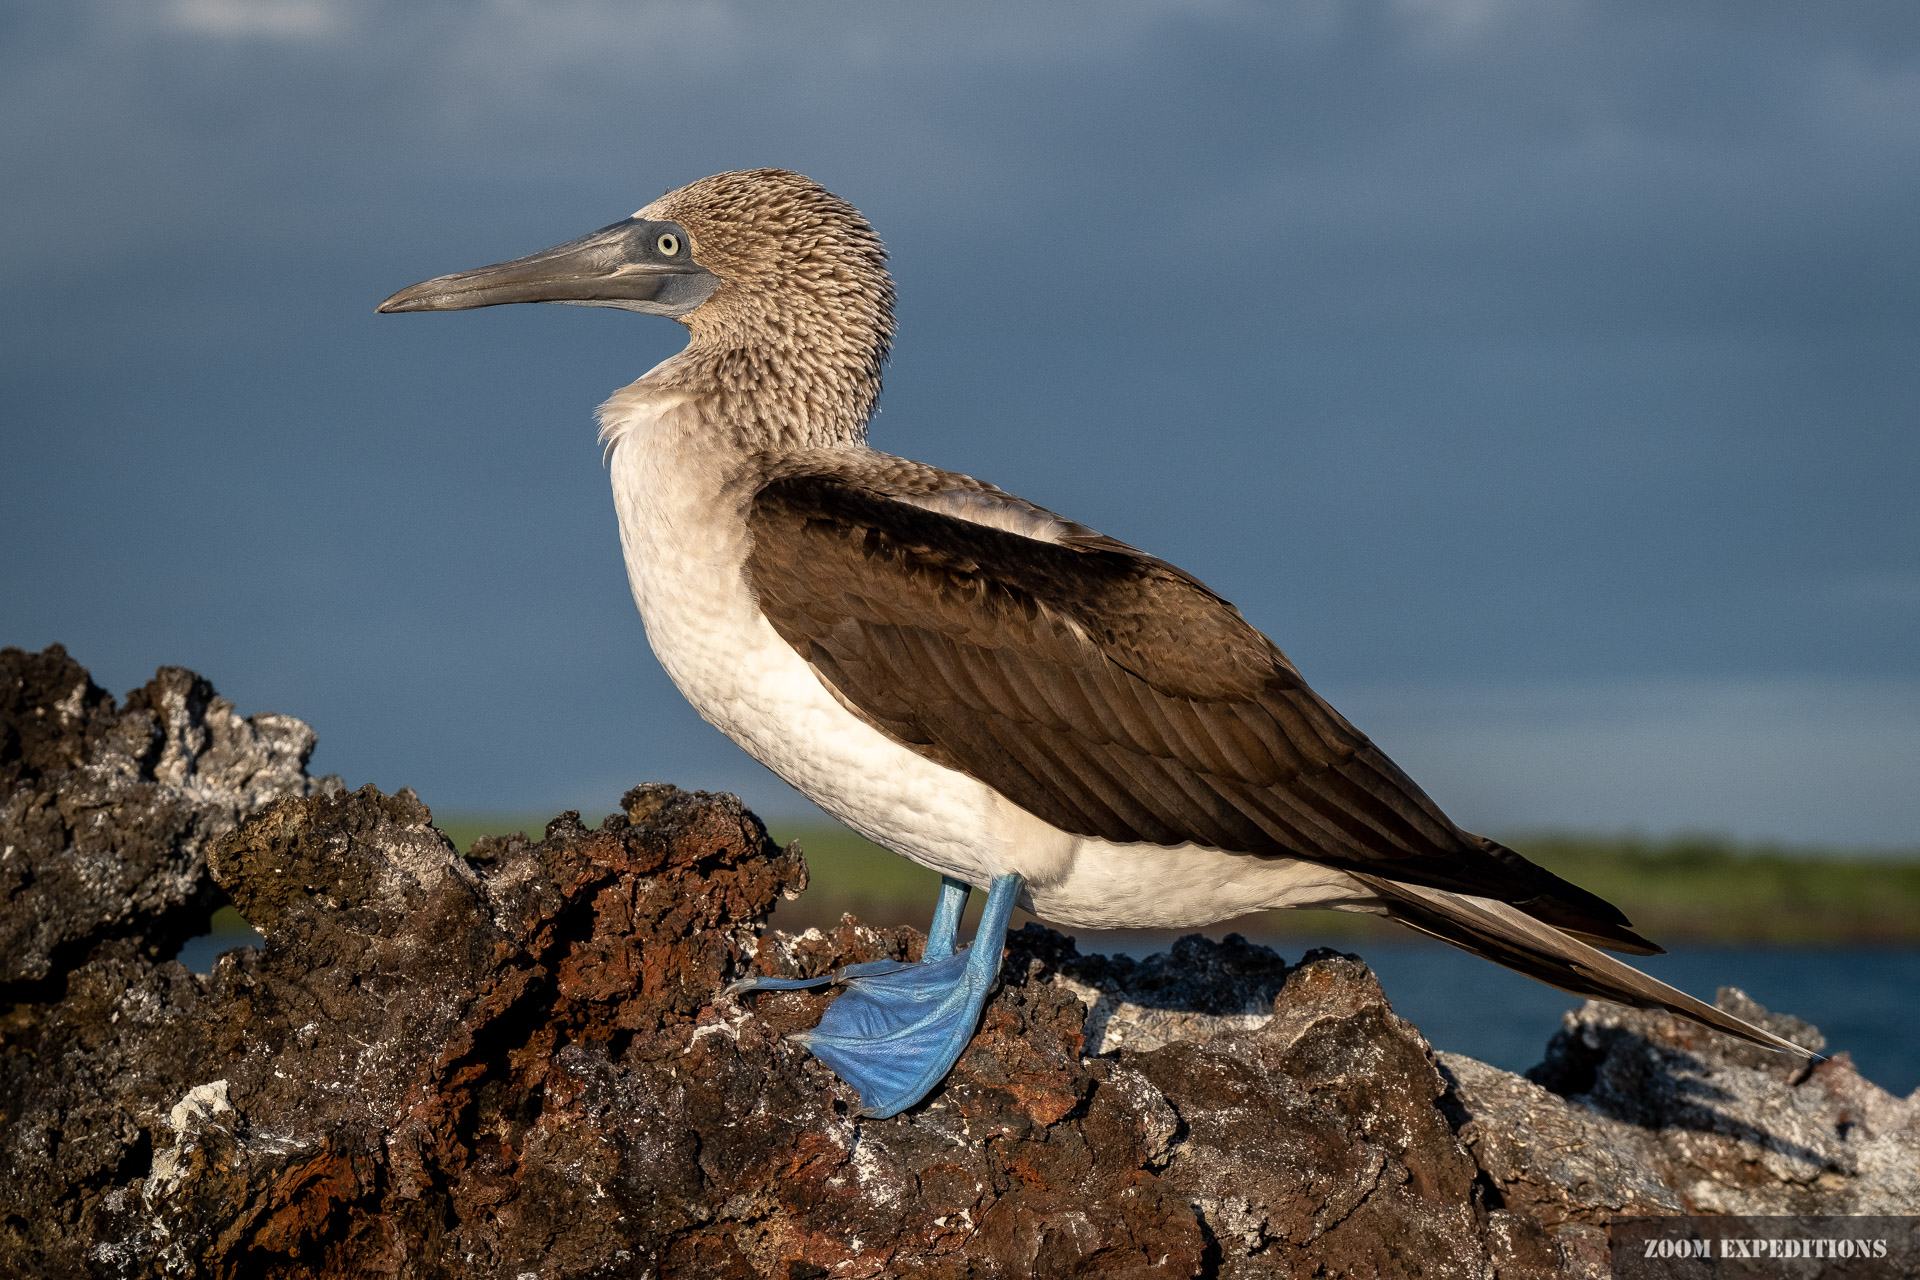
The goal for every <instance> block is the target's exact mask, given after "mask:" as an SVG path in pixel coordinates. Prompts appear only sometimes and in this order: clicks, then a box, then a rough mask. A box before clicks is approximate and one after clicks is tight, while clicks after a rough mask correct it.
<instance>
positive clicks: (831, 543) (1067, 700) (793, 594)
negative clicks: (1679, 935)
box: [747, 476, 1658, 952]
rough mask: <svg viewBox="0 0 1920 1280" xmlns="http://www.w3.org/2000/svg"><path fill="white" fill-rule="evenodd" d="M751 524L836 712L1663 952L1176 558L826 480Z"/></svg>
mask: <svg viewBox="0 0 1920 1280" xmlns="http://www.w3.org/2000/svg"><path fill="white" fill-rule="evenodd" d="M749 525H750V528H751V531H752V534H753V549H752V551H751V553H750V555H749V557H748V561H747V571H748V575H749V578H750V581H751V583H752V586H753V588H754V591H755V592H756V594H757V595H758V598H759V602H760V607H761V608H762V610H764V611H765V613H766V615H767V617H768V619H769V620H770V621H771V622H772V624H773V626H774V629H775V630H776V631H778V632H779V633H780V635H781V636H782V637H784V638H785V639H786V640H787V641H788V643H790V644H792V645H793V646H794V648H795V649H797V650H798V651H799V652H800V653H801V654H803V655H804V656H806V658H807V660H808V661H809V662H810V663H811V664H812V665H813V666H814V668H815V669H816V670H817V671H818V672H819V673H820V675H821V677H822V678H823V679H824V680H826V681H827V682H828V684H829V685H830V686H831V687H832V688H833V689H834V690H835V692H836V693H837V694H838V695H839V697H840V698H841V699H842V700H843V701H844V702H845V703H846V704H847V705H848V706H849V707H850V708H852V709H854V710H855V711H856V712H858V713H859V714H862V715H864V716H865V717H866V718H867V719H868V720H869V721H870V722H871V723H873V724H875V725H876V726H877V727H879V728H881V729H882V730H883V731H884V732H886V733H888V734H890V735H892V736H893V737H894V738H896V739H897V740H899V741H901V742H903V743H906V744H907V745H909V746H911V747H913V748H915V749H917V750H920V751H923V752H924V753H926V754H928V755H930V756H932V757H933V758H935V759H938V760H940V761H941V762H942V763H945V764H948V765H951V766H952V767H955V768H958V769H961V770H964V771H965V772H967V773H969V774H971V775H973V776H974V777H976V778H979V779H981V780H982V781H983V782H986V783H987V784H988V785H989V786H992V787H993V788H995V789H996V790H998V791H999V792H1001V793H1002V794H1003V795H1005V796H1006V797H1007V798H1008V799H1010V800H1012V801H1013V802H1014V803H1015V804H1018V805H1020V806H1021V807H1022V808H1024V809H1026V810H1028V811H1029V812H1031V813H1033V814H1034V815H1036V816H1037V817H1040V818H1042V819H1044V820H1045V821H1047V822H1049V823H1052V824H1053V825H1054V826H1057V827H1059V828H1061V829H1062V830H1066V831H1071V832H1074V833H1076V834H1079V835H1085V836H1094V837H1099V838H1101V839H1106V840H1112V841H1116V842H1128V843H1130V842H1148V843H1154V844H1164V845H1173V844H1183V843H1187V842H1189V841H1191V842H1194V843H1198V844H1203V845H1208V846H1211V847H1214V848H1222V849H1232V850H1235V851H1238V852H1244V853H1252V854H1261V855H1267V856H1292V857H1303V858H1309V859H1312V860H1315V861H1319V862H1325V863H1330V864H1332V865H1334V866H1338V867H1342V868H1345V869H1347V870H1351V871H1358V872H1364V873H1369V874H1372V875H1376V876H1382V877H1387V878H1391V879H1395V880H1404V881H1408V882H1411V883H1414V884H1419V885H1425V886H1428V887H1431V888H1436V889H1445V890H1450V891H1453V892H1458V893H1469V894H1475V895H1478V896H1481V897H1487V898H1494V899H1498V900H1501V901H1505V902H1510V903H1513V904H1514V905H1516V906H1518V907H1520V908H1521V909H1522V910H1524V911H1526V912H1528V913H1529V914H1531V915H1533V916H1534V917H1536V918H1537V919H1540V920H1542V921H1545V922H1547V923H1550V924H1554V925H1556V926H1559V927H1563V928H1567V929H1572V930H1575V931H1577V932H1579V933H1580V934H1581V935H1582V936H1585V937H1590V938H1594V939H1596V940H1599V941H1602V942H1603V943H1604V944H1605V945H1608V946H1612V947H1615V948H1618V949H1622V950H1632V951H1641V952H1646V951H1653V950H1658V948H1655V947H1654V946H1653V944H1651V943H1649V942H1647V941H1646V940H1645V939H1643V938H1641V937H1639V936H1638V935H1637V934H1634V933H1633V932H1632V931H1631V930H1630V929H1628V928H1627V927H1626V924H1627V921H1626V919H1625V917H1624V916H1622V915H1621V914H1620V913H1619V911H1617V910H1616V909H1615V908H1613V907H1612V906H1610V905H1609V904H1608V903H1606V902H1605V901H1604V900H1602V899H1600V898H1598V897H1595V896H1594V895H1593V894H1591V893H1588V892H1586V891H1585V890H1583V889H1580V888H1578V887H1577V886H1575V885H1572V884H1569V883H1568V882H1566V881H1564V880H1561V879H1560V878H1559V877H1557V876H1554V875H1552V874H1551V873H1549V872H1547V871H1545V870H1544V869H1542V868H1539V867H1536V866H1534V865H1533V864H1532V863H1530V862H1528V861H1527V860H1526V859H1524V858H1522V857H1521V856H1520V855H1519V854H1517V853H1514V852H1513V851H1512V850H1510V849H1507V848H1505V847H1503V846H1501V845H1498V844H1495V843H1493V842H1492V841H1490V840H1485V839H1483V838H1482V837H1479V836H1475V835H1471V834H1469V833H1467V832H1464V831H1461V830H1460V829H1459V828H1458V827H1456V826H1454V825H1453V823H1451V822H1450V821H1448V820H1447V817H1446V815H1445V814H1443V813H1442V812H1441V811H1440V809H1439V807H1438V806H1437V805H1435V804H1434V803H1433V801H1432V800H1430V799H1429V798H1428V797H1427V796H1426V794H1425V793H1424V792H1422V791H1421V790H1420V788H1419V787H1417V786H1415V785H1414V783H1413V781H1412V780H1411V779H1409V778H1408V777H1407V776H1406V775H1405V774H1404V773H1402V772H1401V771H1400V770H1399V768H1398V767H1397V766H1395V765H1394V763H1393V762H1392V761H1391V760H1389V759H1387V757H1386V756H1385V755H1384V754H1382V753H1381V751H1380V750H1379V749H1378V748H1377V747H1375V746H1374V745H1373V743H1372V742H1370V741H1369V740H1368V739H1367V737H1366V735H1364V734H1362V733H1361V732H1360V731H1359V730H1357V729H1355V728H1354V727H1353V726H1352V725H1351V724H1349V723H1347V721H1346V720H1345V719H1344V718H1343V717H1342V716H1341V715H1340V714H1339V713H1338V712H1337V711H1335V710H1334V709H1333V708H1332V707H1330V706H1328V705H1327V704H1326V702H1324V701H1323V700H1321V698H1320V697H1319V696H1318V695H1317V694H1315V693H1314V692H1313V690H1311V689H1309V688H1308V687H1307V685H1306V682H1305V681H1304V680H1302V679H1301V678H1300V674H1299V672H1298V671H1296V670H1295V669H1294V666H1293V664H1292V663H1291V662H1289V661H1288V660H1287V658H1286V656H1285V655H1284V654H1282V653H1281V652H1280V651H1279V650H1278V649H1277V648H1275V647H1274V646H1273V644H1272V642H1271V641H1269V640H1268V639H1267V638H1266V637H1265V636H1263V635H1261V634H1260V633H1259V632H1258V631H1256V630H1255V629H1254V628H1253V627H1251V626H1250V625H1248V624H1247V622H1246V621H1245V619H1243V618H1241V616H1240V614H1239V612H1238V611H1237V610H1236V609H1234V608H1233V606H1232V605H1230V604H1228V603H1227V602H1226V601H1224V600H1222V599H1220V598H1219V597H1218V596H1216V595H1214V594H1213V592H1211V591H1209V590H1208V589H1207V588H1206V587H1205V586H1204V585H1202V584H1201V583H1200V582H1199V581H1197V580H1196V579H1194V578H1193V577H1191V576H1190V575H1188V574H1186V573H1183V572H1182V571H1180V570H1178V569H1176V568H1174V567H1173V566H1171V565H1168V564H1166V563H1164V562H1162V561H1159V560H1156V559H1154V558H1152V557H1150V556H1147V555H1144V554H1142V553H1140V552H1138V551H1135V550H1134V549H1133V548H1131V547H1128V546H1126V545H1125V544H1123V543H1119V542H1115V541H1114V540H1112V539H1110V538H1104V537H1100V536H1098V535H1087V536H1081V537H1075V538H1071V539H1069V540H1067V541H1066V542H1064V543H1049V542H1043V541H1040V540H1038V539H1035V538H1028V537H1022V536H1020V535H1019V534H1015V533H1008V532H1004V531H1002V530H999V529H996V528H992V527H989V526H986V525H982V524H976V523H973V522H971V521H967V520H963V519H958V518H955V517H953V516H948V515H944V514H941V513H938V512H935V511H930V510H927V509H925V508H923V507H920V506H915V505H912V504H910V503H908V502H903V501H896V500H893V499H891V498H889V497H887V496H885V495H884V494H881V493H876V492H872V491H870V490H867V489H865V488H863V487H861V486H860V485H858V484H857V483H853V482H849V481H848V480H845V479H841V478H837V477H833V476H789V477H786V478H781V479H776V480H774V481H772V482H770V483H769V484H767V485H766V486H765V487H764V488H762V489H761V490H760V492H759V493H758V494H757V495H756V496H755V499H754V501H753V504H752V507H751V509H750V512H749Z"/></svg>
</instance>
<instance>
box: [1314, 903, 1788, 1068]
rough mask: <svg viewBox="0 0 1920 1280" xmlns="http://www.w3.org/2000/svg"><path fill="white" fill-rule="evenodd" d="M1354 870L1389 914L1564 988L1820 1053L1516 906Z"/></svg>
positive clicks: (1768, 1044)
mask: <svg viewBox="0 0 1920 1280" xmlns="http://www.w3.org/2000/svg"><path fill="white" fill-rule="evenodd" d="M1349 874H1354V873H1349ZM1354 878H1355V879H1357V880H1360V881H1363V882H1365V883H1366V884H1367V886H1368V887H1370V888H1372V889H1373V890H1374V891H1375V892H1377V893H1378V894H1379V895H1380V899H1381V903H1382V905H1383V906H1384V907H1385V908H1386V911H1387V915H1388V916H1389V917H1391V918H1392V919H1395V920H1398V921H1399V922H1400V923H1401V924H1404V925H1407V926H1408V927H1409V928H1413V929H1418V930H1419V931H1420V932H1422V933H1427V934H1431V935H1432V936H1434V937H1436V938H1438V939H1440V940H1441V941H1442V942H1450V943H1452V944H1453V945H1454V946H1456V947H1459V948H1461V949H1462V950H1465V951H1471V952H1473V954H1475V955H1477V956H1481V957H1483V958H1485V959H1488V960H1492V961H1493V962H1494V963H1496V964H1502V965H1505V966H1506V967H1507V968H1509V969H1512V970H1514V971H1515V972H1517V973H1524V974H1526V975H1527V976H1528V977H1529V978H1536V979H1538V980H1539V981H1541V982H1544V983H1546V984H1547V985H1549V986H1554V987H1558V988H1560V989H1561V990H1562V991H1571V992H1572V993H1573V994H1575V995H1580V996H1594V997H1597V998H1598V999H1601V1000H1612V1001H1614V1002H1615V1003H1617V1004H1625V1005H1632V1006H1634V1007H1635V1008H1640V1009H1665V1010H1667V1011H1668V1012H1670V1013H1677V1014H1679V1015H1680V1016H1681V1017H1683V1018H1690V1019H1692V1020H1693V1021H1695V1022H1698V1023H1700V1024H1702V1025H1704V1026H1709V1027H1712V1028H1713V1029H1714V1030H1716V1031H1724V1032H1726V1033H1727V1034H1728V1035H1731V1036H1738V1037H1740V1038H1741V1039H1742V1040H1750V1041H1752V1042H1753V1043H1754V1044H1758V1045H1765V1046H1766V1047H1767V1048H1769V1049H1779V1050H1781V1051H1782V1052H1785V1053H1794V1054H1799V1055H1801V1056H1802V1057H1808V1058H1815V1057H1818V1056H1819V1055H1818V1054H1815V1053H1813V1052H1812V1051H1810V1050H1808V1049H1804V1048H1802V1047H1801V1046H1799V1045H1797V1044H1795V1043H1793V1042H1792V1041H1791V1040H1787V1039H1784V1038H1782V1037H1780V1036H1777V1035H1775V1034H1773V1032H1771V1031H1768V1030H1765V1029H1764V1028H1761V1027H1756V1026H1754V1025H1753V1024H1752V1023H1751V1022H1747V1021H1745V1020H1744V1019H1741V1018H1736V1017H1734V1016H1733V1015H1732V1014H1730V1013H1726V1012H1724V1011H1722V1010H1719V1009H1716V1008H1714V1007H1713V1006H1712V1005H1710V1004H1707V1003H1705V1002H1704V1001H1700V1000H1696V999H1694V998H1693V997H1692V996H1690V995H1688V994H1687V993H1686V992H1684V991H1681V990H1680V989H1678V988H1677V987H1670V986H1668V985H1667V984H1666V983H1664V982H1661V981H1659V980H1658V979H1657V978H1651V977H1648V976H1647V975H1646V974H1644V973H1642V972H1640V971H1639V970H1638V969H1635V968H1634V967H1633V966H1631V965H1628V964H1623V963H1622V962H1620V961H1619V960H1616V959H1614V958H1613V957H1612V956H1610V955H1608V954H1606V953H1605V952H1604V951H1597V950H1595V949H1594V948H1592V947H1590V946H1588V945H1587V944H1586V943H1584V942H1581V941H1580V940H1579V939H1577V938H1574V937H1571V936H1569V935H1568V934H1567V933H1565V932H1563V931H1562V930H1560V929H1556V928H1554V927H1553V926H1552V925H1550V924H1546V923H1544V922H1543V921H1540V920H1536V919H1534V918H1533V917H1532V916H1530V915H1528V914H1527V913H1526V912H1524V911H1521V910H1520V909H1519V908H1518V907H1513V906H1509V905H1508V904H1506V903H1504V902H1497V901H1495V900H1493V899H1491V898H1477V897H1472V896H1470V895H1468V894H1462V893H1449V892H1447V891H1446V890H1444V889H1429V888H1426V887H1425V886H1423V885H1415V884H1405V883H1402V882H1399V881H1395V880H1387V879H1383V878H1382V877H1379V876H1373V875H1366V874H1364V873H1360V874H1355V875H1354Z"/></svg>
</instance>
